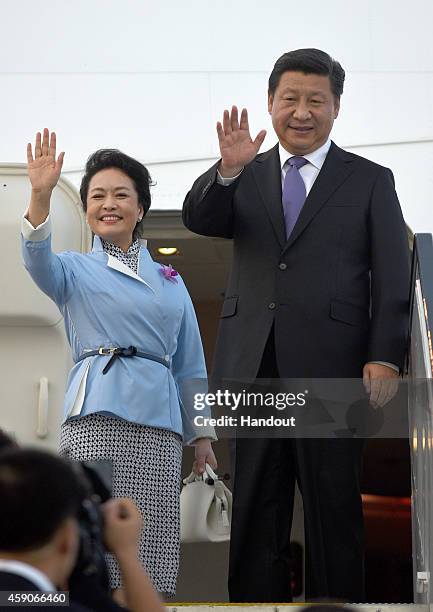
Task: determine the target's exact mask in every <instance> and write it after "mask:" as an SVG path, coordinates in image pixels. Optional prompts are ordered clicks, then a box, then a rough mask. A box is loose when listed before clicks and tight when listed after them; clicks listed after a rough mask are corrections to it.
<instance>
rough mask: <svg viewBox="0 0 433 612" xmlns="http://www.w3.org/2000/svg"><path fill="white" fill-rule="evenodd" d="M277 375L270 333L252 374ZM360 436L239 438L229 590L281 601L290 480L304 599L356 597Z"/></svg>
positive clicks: (237, 596) (284, 597)
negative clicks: (298, 517) (300, 519)
mask: <svg viewBox="0 0 433 612" xmlns="http://www.w3.org/2000/svg"><path fill="white" fill-rule="evenodd" d="M271 377H273V378H278V371H277V366H276V360H275V348H274V342H273V333H271V336H270V338H269V340H268V343H267V345H266V348H265V352H264V355H263V359H262V363H261V366H260V370H259V373H258V378H271ZM362 449H363V440H358V439H329V440H328V439H281V438H273V439H263V438H248V439H246V438H244V439H242V438H240V439H237V440H236V448H235V453H234V461H235V465H234V466H233V467H234V470H233V471H234V473H235V481H234V497H233V517H232V530H231V542H230V568H229V594H230V601H232V602H253V601H254V602H287V601H291V588H290V529H291V523H292V517H293V501H294V491H295V482H296V481H297V482H298V486H299V489H300V491H301V494H302V498H303V505H304V524H305V546H306V559H305V567H306V572H305V573H306V584H305V593H306V599H307V600H311V599H320V598H331V599H334V600H337V599H340V600H344V601H352V602H362V601H364V562H363V559H364V555H363V548H364V547H363V543H364V542H363V539H364V537H363V520H362V503H361V495H360V484H359V483H360V470H361V456H362Z"/></svg>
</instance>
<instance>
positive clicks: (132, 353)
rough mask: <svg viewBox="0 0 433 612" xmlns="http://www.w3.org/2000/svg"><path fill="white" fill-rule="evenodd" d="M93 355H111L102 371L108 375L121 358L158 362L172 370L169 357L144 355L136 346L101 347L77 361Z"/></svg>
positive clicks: (88, 352)
mask: <svg viewBox="0 0 433 612" xmlns="http://www.w3.org/2000/svg"><path fill="white" fill-rule="evenodd" d="M93 355H101V356H103V355H105V356H107V355H111V359H110V360H109V361H108V363H107V365H106V366H105V368H104V369H103V370H102V373H103V374H106V373H107V372H108V370H109V369H110V368H111V366H112V365H113V363H114V362H115V361H116V359H119V357H142V358H143V359H149V360H150V361H156V362H157V363H160V364H161V365H163V366H165V367H166V368H170V358H169V356H168V355H167V356H166V357H158V356H157V355H151V354H150V353H143V352H142V351H139V350H137V347H135V346H129V347H128V348H123V347H121V346H116V347H112V348H103V347H100V348H98V349H96V350H94V351H86V352H85V353H83V354H82V355H80V356H79V357H78V359H77V363H78V361H82V360H83V359H86V357H92V356H93Z"/></svg>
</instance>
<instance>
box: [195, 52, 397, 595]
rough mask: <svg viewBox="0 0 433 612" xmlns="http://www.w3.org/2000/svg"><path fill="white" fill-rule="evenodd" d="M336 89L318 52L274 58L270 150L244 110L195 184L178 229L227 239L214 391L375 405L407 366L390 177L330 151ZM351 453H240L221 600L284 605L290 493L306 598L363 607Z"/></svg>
mask: <svg viewBox="0 0 433 612" xmlns="http://www.w3.org/2000/svg"><path fill="white" fill-rule="evenodd" d="M344 76H345V75H344V70H343V69H342V67H341V66H340V64H339V63H338V62H336V61H335V60H333V59H332V58H331V57H330V56H329V55H328V54H326V53H324V52H323V51H319V50H317V49H299V50H296V51H292V52H289V53H285V54H284V55H283V56H282V57H280V58H279V59H278V60H277V62H276V64H275V66H274V68H273V71H272V73H271V75H270V78H269V90H268V108H269V113H270V114H271V116H272V124H273V127H274V130H275V133H276V135H277V137H278V140H279V143H278V144H277V145H276V146H275V147H273V148H272V149H271V150H269V151H267V152H265V153H262V154H258V151H259V148H260V146H261V144H262V143H263V140H264V138H265V132H264V131H261V132H260V133H259V134H258V135H257V137H256V138H255V140H252V138H251V136H250V133H249V127H248V116H247V111H246V109H243V110H242V113H241V116H240V119H239V118H238V111H237V108H236V107H233V108H232V110H231V113H229V112H228V111H224V116H223V121H222V124H221V123H218V124H217V132H218V138H219V144H220V151H221V160H220V161H218V163H217V164H215V165H214V166H213V167H212V168H211V169H210V170H208V171H207V172H206V173H205V174H203V175H202V176H200V177H199V178H198V179H197V180H196V182H195V183H194V185H193V187H192V189H191V191H190V192H189V194H188V195H187V197H186V199H185V203H184V210H183V218H184V222H185V224H186V226H187V227H188V228H189V229H191V230H192V231H194V232H196V233H199V234H204V235H207V236H220V237H224V238H232V239H233V241H234V255H233V264H232V269H231V274H230V278H229V282H228V287H227V291H226V296H225V300H224V304H223V307H222V312H221V321H220V328H219V334H218V339H217V346H216V353H215V358H214V371H213V377H214V379H215V380H221V379H234V378H239V379H249V380H251V379H254V378H255V377H257V378H277V377H281V378H346V377H349V378H363V380H364V386H365V389H366V392H367V393H368V395H369V397H370V401H371V402H372V403H376V404H379V405H380V404H383V403H384V402H386V400H387V399H388V398H389V396H390V395H391V393H392V388H393V386H394V387H395V380H396V379H397V377H398V374H399V371H400V370H401V369H402V368H403V362H404V356H405V336H406V328H407V316H408V312H407V311H408V286H409V278H408V277H409V265H408V244H407V238H406V232H405V224H404V221H403V217H402V214H401V210H400V206H399V202H398V199H397V195H396V193H395V189H394V180H393V176H392V173H391V171H390V170H388V169H387V168H384V167H382V166H379V165H378V164H375V163H373V162H371V161H369V160H367V159H364V158H362V157H359V156H357V155H354V154H352V153H348V152H346V151H344V150H342V149H340V148H339V147H338V146H337V145H336V144H334V143H333V142H331V141H330V139H329V135H330V132H331V129H332V126H333V122H334V120H335V119H336V117H337V115H338V112H339V108H340V96H341V94H342V92H343V84H344ZM390 381H393V383H390ZM362 446H363V444H362V440H357V439H355V440H353V439H352V440H350V439H327V440H324V439H294V440H293V439H292V440H284V439H271V440H270V439H238V440H237V442H236V459H235V473H236V479H235V484H234V506H233V521H232V537H231V550H230V571H229V591H230V597H231V600H232V601H260V602H276V601H288V600H290V564H289V562H290V559H289V537H290V525H291V518H292V511H293V497H294V484H295V481H296V480H297V482H298V484H299V488H300V490H301V493H302V497H303V503H304V519H305V532H306V534H305V535H306V595H307V598H321V597H326V598H339V599H344V600H348V601H362V600H363V597H364V589H363V580H364V576H363V574H364V572H363V526H362V505H361V497H360V489H359V478H360V464H361V454H362Z"/></svg>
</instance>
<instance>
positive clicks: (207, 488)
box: [180, 463, 232, 543]
mask: <svg viewBox="0 0 433 612" xmlns="http://www.w3.org/2000/svg"><path fill="white" fill-rule="evenodd" d="M183 484H184V486H183V488H182V492H181V494H180V541H181V542H184V543H191V542H227V541H228V540H229V539H230V525H231V518H232V493H231V491H230V490H229V489H228V488H227V487H226V486H225V484H224V483H223V481H222V480H220V479H219V478H218V476H217V475H216V474H215V472H214V471H213V470H212V468H211V467H210V465H208V464H207V463H206V469H205V472H204V474H203V476H198V475H197V474H195V473H194V472H191V474H190V475H189V476H188V478H185V479H184V480H183Z"/></svg>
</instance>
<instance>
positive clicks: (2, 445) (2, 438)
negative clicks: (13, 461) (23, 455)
mask: <svg viewBox="0 0 433 612" xmlns="http://www.w3.org/2000/svg"><path fill="white" fill-rule="evenodd" d="M7 448H18V444H17V443H16V442H15V440H14V439H13V438H11V437H10V436H8V434H7V433H6V432H5V431H3V429H1V428H0V452H2V451H3V450H4V449H7Z"/></svg>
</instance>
